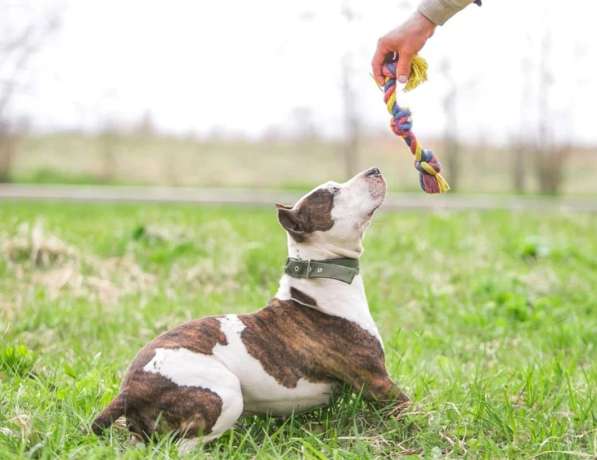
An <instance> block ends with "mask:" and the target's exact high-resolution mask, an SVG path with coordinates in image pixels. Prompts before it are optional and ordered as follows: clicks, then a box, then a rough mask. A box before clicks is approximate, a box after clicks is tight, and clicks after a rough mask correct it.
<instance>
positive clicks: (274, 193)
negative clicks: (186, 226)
mask: <svg viewBox="0 0 597 460" xmlns="http://www.w3.org/2000/svg"><path fill="white" fill-rule="evenodd" d="M297 198H298V194H297V193H293V192H288V191H283V190H264V189H258V190H256V189H230V188H226V189H216V188H191V187H145V186H95V185H93V186H84V185H21V184H0V201H1V200H11V201H14V200H54V201H83V202H133V203H134V202H146V203H196V204H216V205H226V204H230V205H241V206H242V205H244V206H272V205H273V204H274V203H276V202H281V203H287V204H291V203H293V202H294V201H295V200H296V199H297ZM384 208H385V209H391V210H402V209H430V210H441V209H446V210H467V209H476V210H483V209H506V210H513V211H524V210H534V211H542V210H545V211H551V212H554V211H566V212H570V211H572V212H591V213H597V197H588V198H546V197H524V196H500V195H479V196H466V195H457V194H447V195H426V194H424V193H423V192H420V193H418V192H417V193H399V194H392V195H391V196H389V197H388V199H387V200H386V204H385V205H384Z"/></svg>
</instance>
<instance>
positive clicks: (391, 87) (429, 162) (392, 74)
mask: <svg viewBox="0 0 597 460" xmlns="http://www.w3.org/2000/svg"><path fill="white" fill-rule="evenodd" d="M397 60H398V59H397V57H394V58H392V59H391V60H390V61H387V62H386V63H384V65H383V68H382V74H383V76H384V77H385V83H384V85H383V92H384V98H383V100H384V102H385V103H386V106H387V108H388V112H389V113H390V115H392V120H391V121H390V128H391V129H392V131H394V134H396V135H397V136H400V137H401V138H402V139H404V142H406V145H407V146H408V148H409V149H410V151H411V153H412V154H413V155H414V157H415V168H416V169H417V171H419V183H420V184H421V188H422V189H423V190H424V191H425V192H427V193H444V192H447V191H448V190H450V186H449V185H448V182H446V179H444V177H443V176H442V175H441V174H440V171H441V166H440V163H439V160H438V159H437V157H436V156H435V155H434V154H433V152H432V151H431V150H429V149H424V148H422V147H421V144H419V142H418V141H417V138H416V136H415V135H414V133H413V132H412V130H411V128H412V125H413V123H412V118H411V112H410V110H409V109H408V108H407V107H400V106H399V105H398V101H397V100H396V62H397ZM425 80H427V62H426V61H425V59H423V58H422V57H419V56H415V57H414V59H413V61H412V65H411V71H410V77H409V79H408V82H406V85H405V87H404V91H410V90H413V89H415V88H416V87H417V86H419V85H420V84H421V83H423V82H424V81H425Z"/></svg>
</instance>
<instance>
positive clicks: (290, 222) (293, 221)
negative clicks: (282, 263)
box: [278, 207, 306, 242]
mask: <svg viewBox="0 0 597 460" xmlns="http://www.w3.org/2000/svg"><path fill="white" fill-rule="evenodd" d="M278 221H279V222H280V225H282V227H284V229H286V231H287V232H288V233H290V236H292V238H294V240H295V241H298V242H301V241H304V240H305V233H306V231H305V230H306V229H305V222H303V219H302V218H301V216H300V215H299V213H297V212H296V211H293V210H292V208H291V209H288V208H286V207H284V208H280V207H278Z"/></svg>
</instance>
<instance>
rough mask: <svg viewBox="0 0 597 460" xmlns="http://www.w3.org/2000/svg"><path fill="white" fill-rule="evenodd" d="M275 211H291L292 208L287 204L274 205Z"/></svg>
mask: <svg viewBox="0 0 597 460" xmlns="http://www.w3.org/2000/svg"><path fill="white" fill-rule="evenodd" d="M276 209H292V206H288V205H287V204H282V203H276Z"/></svg>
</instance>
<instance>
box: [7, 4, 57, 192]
mask: <svg viewBox="0 0 597 460" xmlns="http://www.w3.org/2000/svg"><path fill="white" fill-rule="evenodd" d="M0 11H2V15H1V16H0V37H1V38H0V182H6V181H7V180H9V179H10V171H11V167H12V164H13V161H14V157H15V155H16V145H17V140H18V134H19V126H18V125H19V123H18V122H17V121H16V120H15V116H14V114H11V112H10V108H11V104H12V102H13V101H14V98H15V96H16V95H17V94H18V93H19V92H20V91H21V90H22V89H23V84H24V83H23V82H24V80H25V74H26V72H27V66H28V64H29V63H30V61H31V58H32V57H33V56H34V54H35V53H36V52H37V51H38V50H39V49H40V47H41V46H42V44H44V43H45V42H46V40H47V38H48V36H49V35H51V34H52V33H54V32H55V31H56V30H57V29H58V25H59V20H58V19H59V14H58V12H57V11H56V10H53V11H46V12H44V13H43V14H41V15H40V14H36V13H35V12H34V8H33V3H32V2H31V3H27V2H20V3H15V2H10V1H6V0H0Z"/></svg>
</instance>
